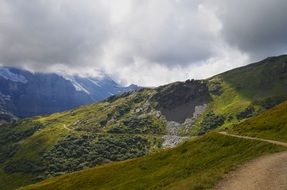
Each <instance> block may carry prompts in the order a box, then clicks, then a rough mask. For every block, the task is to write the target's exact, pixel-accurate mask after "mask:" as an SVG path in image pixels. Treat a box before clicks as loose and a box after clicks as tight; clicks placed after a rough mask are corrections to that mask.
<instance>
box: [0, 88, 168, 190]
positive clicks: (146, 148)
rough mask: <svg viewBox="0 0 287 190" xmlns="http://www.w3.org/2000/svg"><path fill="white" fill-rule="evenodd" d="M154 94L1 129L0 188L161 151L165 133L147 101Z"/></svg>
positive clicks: (115, 99) (145, 92)
mask: <svg viewBox="0 0 287 190" xmlns="http://www.w3.org/2000/svg"><path fill="white" fill-rule="evenodd" d="M153 93H154V92H153V90H152V89H146V90H141V91H140V92H137V93H127V94H124V95H121V96H119V97H113V98H110V99H109V100H107V101H104V102H101V103H98V104H94V105H89V106H83V107H80V108H79V109H76V110H72V111H67V112H62V113H56V114H52V115H50V116H41V117H35V118H31V119H25V120H21V121H19V122H16V123H13V124H10V125H8V124H7V125H2V126H0V150H1V151H0V184H1V185H0V189H14V188H15V187H18V186H21V185H24V184H29V183H32V182H34V181H39V180H42V179H44V178H47V177H50V176H55V175H60V174H63V173H66V172H71V171H77V170H81V169H83V168H87V167H91V166H95V165H100V164H102V163H107V162H111V161H119V160H125V159H129V158H135V157H139V156H143V155H146V154H148V153H150V152H153V151H156V150H158V149H159V148H160V147H161V144H162V141H163V138H162V136H163V135H164V134H166V130H165V123H164V121H163V120H161V119H159V116H158V115H157V112H156V111H155V109H154V107H153V105H150V104H149V102H146V100H147V99H148V98H149V97H150V96H151V95H152V94H153ZM15 176H17V180H16V181H15V180H14V178H15Z"/></svg>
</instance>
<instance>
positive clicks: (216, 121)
mask: <svg viewBox="0 0 287 190" xmlns="http://www.w3.org/2000/svg"><path fill="white" fill-rule="evenodd" d="M224 120H225V118H224V117H223V116H221V115H215V114H214V113H213V112H209V113H208V114H206V116H205V118H204V119H203V121H202V122H201V129H200V132H199V135H203V134H205V133H206V132H208V131H210V130H212V129H215V128H217V127H219V126H221V125H223V124H224Z"/></svg>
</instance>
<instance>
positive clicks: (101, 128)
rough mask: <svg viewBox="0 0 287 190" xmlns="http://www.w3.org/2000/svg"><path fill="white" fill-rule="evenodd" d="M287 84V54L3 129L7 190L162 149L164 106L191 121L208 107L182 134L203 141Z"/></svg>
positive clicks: (0, 182)
mask: <svg viewBox="0 0 287 190" xmlns="http://www.w3.org/2000/svg"><path fill="white" fill-rule="evenodd" d="M206 85H207V86H206ZM286 85H287V56H280V57H274V58H268V59H266V60H263V61H261V62H259V63H255V64H251V65H249V66H246V67H242V68H238V69H235V70H232V71H229V72H226V73H223V74H220V75H217V76H214V77H212V78H210V79H206V80H204V81H187V82H185V83H181V82H176V83H172V84H169V85H166V86H162V87H160V88H155V89H142V90H140V91H138V92H133V93H126V94H123V95H121V96H118V97H111V98H109V99H108V100H106V101H103V102H100V103H97V104H92V105H87V106H82V107H80V108H78V109H75V110H71V111H66V112H62V113H55V114H52V115H48V116H41V117H34V118H30V119H25V120H21V121H19V122H17V123H14V124H11V125H2V126H0V189H15V188H17V187H19V186H23V185H27V184H31V183H33V182H35V181H40V180H43V179H45V178H47V177H51V176H55V175H62V174H64V173H68V172H73V171H78V170H81V169H85V168H89V167H93V166H96V165H101V164H103V163H107V162H111V161H121V160H126V159H131V158H136V157H140V156H143V155H147V154H149V153H152V152H156V151H158V149H159V148H161V146H162V142H163V136H164V135H165V134H166V133H167V131H168V130H167V129H166V124H167V121H166V119H165V117H164V115H163V114H159V112H158V109H162V110H163V111H164V112H166V113H168V114H169V117H170V118H173V116H176V117H175V118H177V119H179V120H183V119H184V118H181V117H179V116H181V115H182V114H184V115H187V116H188V115H189V116H190V114H191V111H192V110H193V109H191V107H192V106H193V105H194V102H197V104H198V105H200V104H205V103H206V104H207V107H206V109H205V111H204V112H203V114H201V115H200V116H199V117H198V118H196V119H194V120H192V121H191V122H187V123H183V124H182V126H181V127H180V128H179V131H178V134H180V135H182V136H186V135H191V136H197V135H198V134H199V133H201V134H204V133H205V132H207V131H209V130H212V129H215V128H218V127H222V128H225V127H230V126H233V125H234V124H239V123H241V122H244V121H245V120H246V119H248V118H249V117H253V116H256V115H257V114H259V113H261V112H262V111H264V110H266V109H269V108H270V107H272V106H274V105H276V104H279V103H280V102H282V101H284V100H286V96H287V89H286V88H285V87H286ZM203 97H204V98H203ZM157 101H158V102H157ZM158 105H160V106H161V107H158ZM190 106H191V107H190ZM174 107H176V109H174V110H173V108H174ZM170 110H173V111H170ZM183 110H184V111H183ZM15 178H17V180H15Z"/></svg>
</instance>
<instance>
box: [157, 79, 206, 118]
mask: <svg viewBox="0 0 287 190" xmlns="http://www.w3.org/2000/svg"><path fill="white" fill-rule="evenodd" d="M152 100H153V101H155V102H157V106H156V108H157V109H158V110H159V111H160V112H161V113H162V114H163V115H164V116H165V118H166V119H167V120H168V121H175V122H179V123H182V122H184V121H185V120H186V119H187V118H192V117H193V116H194V115H197V111H198V110H197V108H198V107H200V106H203V105H205V104H207V103H208V102H209V100H210V95H209V91H208V87H207V83H206V82H205V81H201V80H187V81H186V82H183V83H174V84H170V85H167V86H162V87H159V88H158V89H157V93H156V94H155V95H154V97H153V98H152Z"/></svg>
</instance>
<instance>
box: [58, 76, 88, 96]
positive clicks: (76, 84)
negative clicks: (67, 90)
mask: <svg viewBox="0 0 287 190" xmlns="http://www.w3.org/2000/svg"><path fill="white" fill-rule="evenodd" d="M62 77H64V79H66V80H68V81H70V82H71V83H72V85H73V86H74V88H75V90H76V91H82V92H85V93H87V94H90V92H89V91H88V90H87V89H86V88H85V87H83V86H82V85H81V84H80V83H79V82H78V81H77V80H76V78H75V77H74V76H71V75H62Z"/></svg>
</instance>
